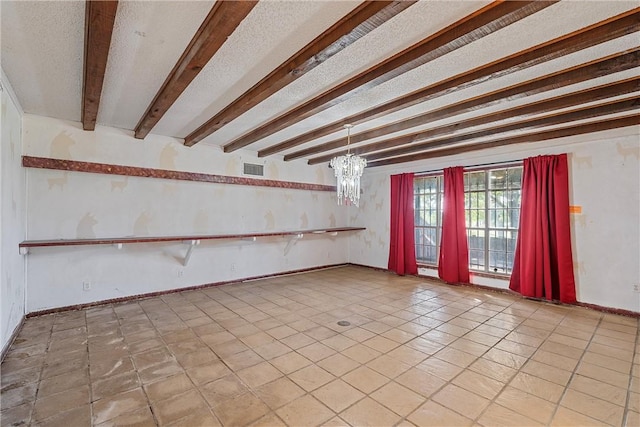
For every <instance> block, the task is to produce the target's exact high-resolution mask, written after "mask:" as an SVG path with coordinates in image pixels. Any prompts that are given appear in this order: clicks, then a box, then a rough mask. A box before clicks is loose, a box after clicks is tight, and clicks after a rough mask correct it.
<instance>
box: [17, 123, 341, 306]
mask: <svg viewBox="0 0 640 427" xmlns="http://www.w3.org/2000/svg"><path fill="white" fill-rule="evenodd" d="M24 146H25V155H29V156H38V157H51V158H58V159H72V160H78V161H88V162H98V163H109V164H117V165H127V166H139V167H149V168H160V169H170V170H180V171H192V172H200V173H208V174H218V175H229V176H243V175H242V164H243V162H250V163H258V164H264V166H265V168H264V169H265V177H264V178H266V179H273V180H285V181H296V182H306V183H317V184H327V185H333V178H332V175H331V173H330V172H331V170H330V169H328V168H327V167H326V165H325V166H324V167H323V166H317V167H309V166H307V165H306V164H304V163H303V162H301V161H300V162H288V163H285V162H283V161H281V160H273V159H271V158H269V159H268V160H265V159H258V158H257V157H255V153H252V152H249V151H239V152H236V153H234V154H231V155H228V154H226V155H225V154H223V153H222V152H221V150H220V149H219V148H217V147H212V146H207V145H204V144H199V145H197V146H195V147H193V148H187V147H184V146H183V145H182V144H180V143H179V142H178V141H176V140H174V139H172V138H166V137H158V136H154V135H150V136H149V137H147V138H146V139H145V140H144V141H141V140H137V139H134V138H133V137H132V135H131V133H130V132H127V131H122V130H119V129H114V128H105V127H101V126H97V128H96V131H95V132H85V131H83V130H82V129H81V126H80V123H75V122H66V121H62V120H57V119H51V118H45V117H40V116H33V115H28V114H26V115H25V116H24ZM26 173H27V177H28V188H27V199H28V204H29V211H28V215H27V223H28V230H29V233H28V238H29V239H30V240H38V239H76V238H93V237H123V236H172V235H173V236H175V235H193V234H227V233H248V232H261V231H264V232H268V231H280V230H299V229H313V228H325V227H340V226H346V225H347V223H348V210H347V209H346V208H345V207H339V206H337V205H336V200H335V195H334V193H333V192H323V191H307V190H289V189H281V188H268V187H255V186H241V185H224V184H211V183H202V182H191V181H172V180H163V179H153V178H138V177H128V178H127V177H122V176H115V175H102V174H89V173H80V172H65V171H55V170H45V169H31V168H29V169H26ZM348 239H349V238H348V234H339V235H338V236H337V237H330V236H320V235H310V236H309V235H305V237H304V238H303V239H302V240H300V241H299V242H298V243H297V244H296V245H295V246H294V247H293V248H292V249H291V250H290V251H289V253H288V254H286V255H285V253H284V249H285V247H286V244H287V240H286V239H285V238H282V237H277V238H262V239H258V241H257V242H254V243H251V242H246V241H240V240H216V241H202V243H201V245H200V246H198V247H196V249H195V251H194V253H193V256H192V257H191V260H190V262H189V264H188V265H187V266H183V265H182V260H183V258H184V256H185V253H186V251H187V246H186V245H184V244H181V243H180V242H174V243H163V244H132V245H125V246H124V248H123V249H122V250H120V251H118V250H117V249H116V248H114V247H111V246H76V247H55V248H34V249H32V250H31V251H30V253H29V255H27V256H28V260H29V262H28V278H29V279H28V286H27V287H28V298H27V312H33V311H39V310H44V309H49V308H54V307H62V306H69V305H75V304H82V303H87V302H93V301H101V300H106V299H112V298H119V297H125V296H131V295H137V294H144V293H150V292H157V291H162V290H168V289H176V288H182V287H187V286H194V285H201V284H207V283H215V282H220V281H227V280H234V279H239V278H246V277H253V276H259V275H266V274H273V273H278V272H284V271H290V270H296V269H304V268H310V267H316V266H323V265H331V264H338V263H345V262H347V261H348V245H347V243H348ZM83 282H88V283H89V284H90V287H91V289H90V290H88V291H85V290H83Z"/></svg>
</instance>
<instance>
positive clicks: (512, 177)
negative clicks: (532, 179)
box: [507, 168, 522, 188]
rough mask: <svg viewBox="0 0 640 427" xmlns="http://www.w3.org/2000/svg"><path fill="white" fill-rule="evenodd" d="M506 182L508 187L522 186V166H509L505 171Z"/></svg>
mask: <svg viewBox="0 0 640 427" xmlns="http://www.w3.org/2000/svg"><path fill="white" fill-rule="evenodd" d="M507 182H508V185H509V188H521V187H522V168H511V169H509V170H508V173H507Z"/></svg>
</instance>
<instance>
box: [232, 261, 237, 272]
mask: <svg viewBox="0 0 640 427" xmlns="http://www.w3.org/2000/svg"><path fill="white" fill-rule="evenodd" d="M231 271H236V263H235V262H232V263H231Z"/></svg>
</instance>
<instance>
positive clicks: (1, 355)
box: [0, 316, 26, 363]
mask: <svg viewBox="0 0 640 427" xmlns="http://www.w3.org/2000/svg"><path fill="white" fill-rule="evenodd" d="M25 318H26V316H22V319H20V323H18V326H16V327H15V329H14V330H13V333H12V334H11V337H9V340H8V341H7V343H6V345H5V346H4V347H3V348H2V353H0V363H2V362H3V361H4V358H5V356H6V355H7V353H8V352H9V349H10V348H11V345H12V344H13V342H14V341H15V340H16V338H17V337H18V334H20V331H21V330H22V327H23V326H24V320H25Z"/></svg>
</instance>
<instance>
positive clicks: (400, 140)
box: [284, 49, 640, 164]
mask: <svg viewBox="0 0 640 427" xmlns="http://www.w3.org/2000/svg"><path fill="white" fill-rule="evenodd" d="M639 63H640V49H637V50H635V51H632V52H630V53H619V54H615V55H611V56H609V57H606V58H603V59H600V60H596V61H592V62H589V63H587V64H581V65H579V66H576V67H572V68H569V69H568V70H563V71H560V72H557V73H554V74H551V75H547V76H542V77H539V78H536V79H532V80H529V81H527V82H524V83H520V84H517V85H513V86H511V87H508V88H505V89H501V90H497V91H494V92H491V93H488V94H485V95H480V96H476V97H474V98H471V99H468V100H464V101H460V102H457V103H455V104H452V105H447V106H444V107H442V108H438V109H436V110H433V111H429V112H427V113H425V114H420V115H418V116H414V117H412V118H410V119H407V120H405V121H401V122H397V123H392V124H391V125H387V126H381V127H379V128H376V129H371V130H369V131H365V132H361V133H359V134H356V135H352V136H351V144H356V143H358V142H363V141H366V140H368V139H373V138H378V137H381V136H384V135H388V134H390V133H395V132H398V131H401V130H406V129H409V128H411V127H415V126H423V125H425V124H428V123H431V122H434V121H436V120H441V119H444V118H447V117H452V116H454V115H458V114H463V113H467V112H470V111H475V110H477V109H480V108H486V107H489V106H491V105H495V104H497V103H500V102H505V101H513V100H516V99H520V98H523V97H527V96H531V95H535V94H539V93H542V92H546V91H549V90H553V89H558V88H561V87H565V86H568V85H572V84H576V83H579V82H583V81H586V80H590V79H594V78H598V77H603V76H606V75H610V74H614V73H618V72H621V71H625V70H629V69H632V68H635V67H637V65H638V64H639ZM630 89H633V90H630ZM624 90H629V91H628V92H624ZM634 90H638V87H637V85H634V83H629V82H628V81H624V84H623V85H622V86H619V85H614V84H608V85H604V86H599V87H597V88H590V89H586V90H583V91H580V92H576V93H570V94H567V95H561V96H558V97H555V98H551V99H549V100H543V101H539V102H536V103H533V104H527V105H524V106H520V107H515V108H512V109H508V110H503V111H499V112H497V113H492V114H488V115H485V116H481V117H479V118H474V119H468V120H464V121H462V122H458V123H457V124H455V128H451V126H454V125H447V126H441V127H439V128H436V129H431V130H428V131H420V132H414V133H411V134H407V135H402V136H399V137H396V138H391V139H387V140H383V141H378V142H374V143H371V144H367V145H363V146H359V147H352V148H351V152H352V153H354V154H365V153H370V152H373V151H378V150H381V149H385V148H391V147H395V146H398V145H402V144H410V143H413V142H418V141H420V140H424V139H425V138H426V137H428V136H430V137H433V136H436V135H441V134H443V133H449V132H453V131H454V130H456V129H458V130H459V129H461V128H467V127H471V126H478V125H481V124H486V123H491V121H497V120H502V119H503V118H507V117H515V116H519V115H524V114H532V113H539V112H542V111H541V110H539V109H540V108H547V111H550V110H552V109H555V108H563V107H569V106H572V105H579V104H581V103H585V102H589V101H591V99H590V98H589V97H590V96H600V98H599V99H603V98H606V97H611V96H616V95H622V94H624V93H629V92H633V91H634ZM621 91H622V92H621ZM593 100H594V101H595V99H593ZM345 144H346V141H345V140H344V139H338V140H334V141H331V142H327V143H325V144H321V145H317V146H313V147H310V148H307V149H305V150H300V151H297V152H295V153H291V154H289V155H287V156H285V158H284V159H285V160H293V159H295V158H300V157H307V156H309V155H311V154H315V153H319V152H323V151H329V150H334V149H336V148H341V147H344V146H345ZM345 152H346V151H345V150H341V151H338V152H333V153H331V154H328V155H325V156H319V157H314V158H313V159H310V160H309V164H317V163H322V162H325V161H328V160H329V159H331V158H332V157H333V156H336V155H340V154H343V153H345Z"/></svg>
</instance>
